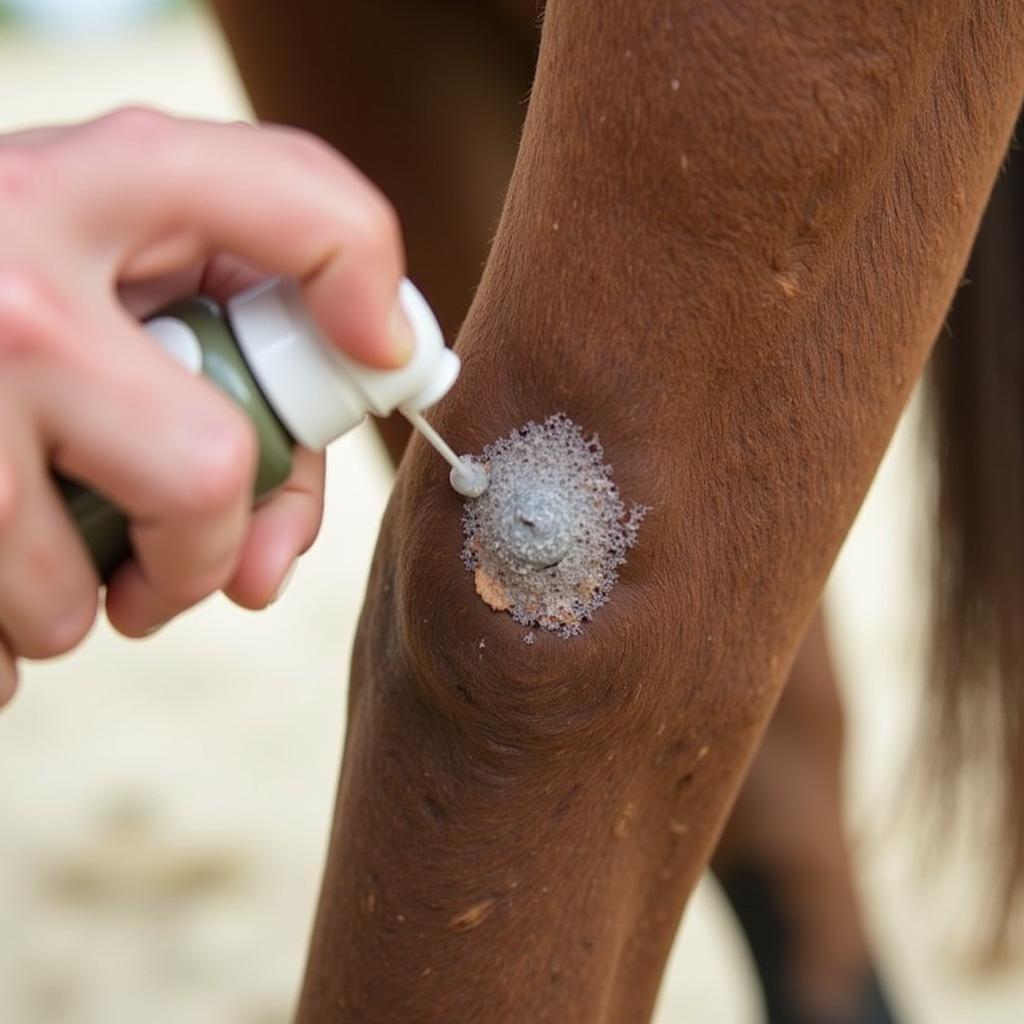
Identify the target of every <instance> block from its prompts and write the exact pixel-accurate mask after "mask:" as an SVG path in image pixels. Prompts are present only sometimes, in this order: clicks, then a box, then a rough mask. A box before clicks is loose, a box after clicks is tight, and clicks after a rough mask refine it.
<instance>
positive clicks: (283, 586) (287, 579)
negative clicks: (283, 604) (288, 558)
mask: <svg viewBox="0 0 1024 1024" xmlns="http://www.w3.org/2000/svg"><path fill="white" fill-rule="evenodd" d="M298 564H299V563H298V562H292V564H291V568H290V569H289V570H288V571H287V572H286V573H285V574H284V579H282V580H281V582H280V583H279V584H278V585H277V590H275V591H274V596H273V597H272V598H271V599H270V600H269V601H268V602H267V604H274V603H275V602H276V601H278V600H279V599H280V597H281V595H282V594H283V593H284V592H285V591H286V590H287V589H288V584H289V583H291V581H292V577H293V576H294V575H295V567H296V566H297V565H298Z"/></svg>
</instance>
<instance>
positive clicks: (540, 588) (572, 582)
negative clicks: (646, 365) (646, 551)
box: [463, 413, 647, 637]
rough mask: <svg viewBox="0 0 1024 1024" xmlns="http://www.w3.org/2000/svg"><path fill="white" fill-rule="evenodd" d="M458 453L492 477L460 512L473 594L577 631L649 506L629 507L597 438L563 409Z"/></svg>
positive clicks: (607, 588) (519, 616)
mask: <svg viewBox="0 0 1024 1024" xmlns="http://www.w3.org/2000/svg"><path fill="white" fill-rule="evenodd" d="M463 461H464V462H465V461H468V462H472V463H476V464H477V465H480V466H482V467H486V472H487V476H488V477H489V480H490V483H489V486H488V488H487V490H486V491H485V492H484V493H483V494H482V495H481V496H480V497H478V498H476V500H474V501H470V502H467V504H466V509H465V513H464V515H463V533H464V537H465V543H464V546H463V561H464V562H465V564H466V566H467V568H469V569H471V570H472V571H473V572H474V574H475V577H476V587H477V592H478V593H479V594H480V596H481V597H482V598H483V599H484V601H486V603H487V604H489V605H490V606H491V607H492V608H494V609H495V610H497V611H508V612H509V614H510V615H511V616H512V618H513V619H515V620H516V621H517V622H519V623H522V624H523V625H527V626H540V627H542V628H544V629H549V630H552V631H553V632H556V633H558V634H559V635H560V636H563V637H569V636H573V635H575V634H577V633H579V632H580V631H581V629H582V624H583V623H584V622H585V621H587V620H588V619H590V617H591V616H592V615H593V613H594V611H595V610H596V609H597V608H599V607H600V606H601V605H603V604H604V603H605V602H606V601H607V600H608V597H609V594H610V593H611V590H612V587H613V586H614V584H615V581H616V579H617V578H618V567H619V566H620V565H622V563H623V562H624V561H625V560H626V551H627V550H628V549H629V548H630V547H632V545H633V544H634V543H635V541H636V536H637V531H638V529H639V527H640V523H641V521H642V520H643V517H644V514H645V513H646V512H647V509H646V508H645V507H644V506H641V505H634V506H633V507H632V508H631V509H629V510H628V511H627V509H626V507H625V505H624V504H623V502H622V499H621V498H620V497H619V492H618V488H617V487H616V486H615V484H614V483H613V482H612V479H611V467H609V466H607V465H605V464H604V451H603V449H602V448H601V445H600V444H599V443H598V441H597V438H596V437H590V438H585V437H584V436H583V431H582V430H581V429H580V428H579V427H578V426H577V425H576V424H575V423H573V422H572V420H570V419H569V418H568V417H567V416H565V415H563V414H561V413H559V414H556V415H554V416H550V417H549V418H548V419H547V420H545V421H544V422H543V423H533V422H530V423H527V424H526V425H525V426H523V427H521V428H519V429H518V430H515V431H513V432H512V433H511V434H509V435H508V436H507V437H503V438H501V439H499V440H497V441H494V442H493V443H491V444H489V445H487V447H486V448H484V450H483V453H482V454H481V456H480V457H479V459H471V458H467V457H465V456H464V457H463Z"/></svg>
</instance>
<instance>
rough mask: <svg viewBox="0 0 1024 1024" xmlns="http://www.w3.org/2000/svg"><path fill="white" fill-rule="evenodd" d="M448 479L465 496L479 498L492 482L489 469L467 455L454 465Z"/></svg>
mask: <svg viewBox="0 0 1024 1024" xmlns="http://www.w3.org/2000/svg"><path fill="white" fill-rule="evenodd" d="M448 481H449V483H450V484H451V485H452V488H453V489H454V490H456V491H458V493H459V494H461V495H462V496H463V497H464V498H479V497H480V495H481V494H483V493H484V491H486V490H487V487H488V485H489V484H490V482H491V481H490V480H489V479H488V476H487V470H486V469H484V467H483V466H481V465H480V463H479V462H474V461H473V460H472V459H469V458H467V457H466V456H463V457H462V458H461V459H459V465H457V466H452V471H451V472H450V473H449V474H448Z"/></svg>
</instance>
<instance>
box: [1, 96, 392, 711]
mask: <svg viewBox="0 0 1024 1024" xmlns="http://www.w3.org/2000/svg"><path fill="white" fill-rule="evenodd" d="M0 225H2V228H3V230H2V231H0V704H3V703H4V702H6V701H7V700H9V699H10V697H11V696H12V694H13V693H14V690H15V687H16V683H17V662H18V660H19V659H21V658H46V657H51V656H54V655H57V654H61V653H64V652H65V651H68V650H70V649H72V648H73V647H75V646H76V645H77V644H78V643H79V642H80V641H81V640H82V639H83V637H84V636H85V635H86V634H87V632H88V631H89V629H90V627H91V625H92V623H93V620H94V618H95V616H96V613H97V609H98V606H99V602H100V600H101V592H100V588H99V580H98V579H97V577H96V573H95V571H94V569H93V567H92V565H91V563H90V561H89V558H88V555H87V552H86V551H85V549H84V547H83V545H82V543H81V541H80V539H79V537H78V535H77V534H76V532H75V530H74V528H73V525H72V524H71V522H70V521H69V519H68V517H67V516H66V515H65V513H64V509H63V506H62V504H61V502H60V500H59V498H58V496H57V493H56V490H55V487H54V485H53V481H52V479H51V477H50V471H51V470H57V471H59V472H61V473H63V474H65V475H67V476H69V477H72V478H74V479H77V480H81V481H83V482H85V483H87V484H89V485H91V486H93V487H95V488H97V489H98V490H100V491H101V492H102V493H103V494H105V495H106V496H108V497H109V498H110V499H111V500H112V501H113V502H114V503H115V504H116V505H118V506H119V507H120V508H122V509H124V510H125V512H126V513H127V514H128V515H129V516H130V518H131V521H132V542H133V547H134V551H135V558H133V559H132V560H130V561H129V562H127V563H126V564H125V565H124V566H122V567H121V568H120V569H119V570H118V571H117V572H116V574H115V575H114V577H113V578H112V579H111V580H110V582H109V585H108V586H107V588H106V590H105V593H104V594H103V596H102V600H103V601H104V602H105V606H106V612H107V615H108V617H109V619H110V621H111V623H112V624H113V626H114V627H115V628H116V629H117V630H119V631H120V632H121V633H123V634H124V635H125V636H128V637H141V636H144V635H146V634H148V633H151V632H153V631H154V630H155V629H157V628H159V627H160V626H161V625H162V624H164V623H166V622H167V621H168V620H169V619H171V618H173V617H174V616H175V615H177V614H178V613H179V612H181V611H183V610H185V609H186V608H188V607H190V606H191V605H193V604H195V603H197V602H198V601H200V600H202V599H203V598H204V597H206V596H207V595H209V594H211V593H213V592H214V591H217V590H223V591H224V592H225V593H227V595H228V596H229V597H230V598H232V599H233V600H234V601H236V602H237V603H238V604H240V605H242V606H244V607H247V608H254V609H255V608H261V607H264V606H265V605H266V604H267V603H268V602H269V601H271V600H272V599H273V598H274V596H275V594H276V593H277V591H278V589H279V588H280V587H281V585H282V581H284V580H285V578H286V576H287V574H288V572H289V570H290V568H291V566H292V564H293V563H294V561H295V559H296V558H297V557H298V556H299V555H300V554H301V553H302V552H304V551H305V550H306V549H307V548H308V547H309V546H310V544H311V543H312V541H313V539H314V537H315V535H316V532H317V529H318V526H319V523H320V516H321V505H322V492H323V459H322V456H319V455H314V454H313V453H310V452H302V451H300V452H298V453H297V456H296V460H295V468H294V471H293V475H292V477H291V479H290V480H289V481H288V483H287V484H286V485H285V486H284V487H283V488H282V489H281V490H280V492H279V493H278V494H276V495H275V496H274V497H273V499H272V500H270V501H268V502H267V503H265V504H263V505H261V507H260V508H259V509H258V510H257V511H255V512H253V511H252V480H253V473H254V456H255V450H254V449H255V443H254V437H253V433H252V430H251V428H250V426H249V424H248V423H247V421H246V419H245V417H244V416H243V415H242V414H241V413H240V412H239V411H238V410H237V409H236V408H235V407H234V406H233V405H232V404H231V403H230V402H229V401H228V400H227V399H226V398H225V397H223V396H222V395H221V394H220V393H218V391H217V390H216V388H215V387H213V386H212V385H210V384H209V383H207V382H206V381H203V380H201V379H196V378H193V377H191V376H190V375H188V374H187V373H186V372H185V371H184V370H182V369H180V368H179V367H178V366H177V365H176V364H175V363H174V362H173V361H172V360H170V359H168V358H167V357H166V356H165V355H164V354H163V353H162V352H161V351H160V350H159V349H158V348H156V347H155V346H154V345H153V343H152V342H151V341H150V340H149V339H148V338H147V336H146V335H145V334H144V333H143V332H142V330H141V328H140V327H139V325H138V322H137V317H138V316H142V315H145V314H146V313H149V312H152V311H154V310H155V309H157V308H159V306H160V305H162V304H163V303H165V302H167V301H170V300H171V299H173V298H176V297H179V296H182V295H188V294H191V293H194V292H196V291H198V290H202V291H205V292H206V293H207V294H210V295H212V296H213V297H214V298H219V299H225V298H227V297H228V296H229V295H231V294H233V293H234V292H236V291H238V290H240V289H241V288H244V287H246V286H248V285H249V284H252V283H254V282H255V281H257V280H258V279H259V278H260V277H262V276H266V275H270V274H281V275H286V276H290V277H294V278H296V279H298V280H299V281H300V283H301V285H302V290H303V294H304V296H305V298H306V301H307V303H308V305H309V308H310V310H311V312H312V315H313V316H314V318H315V319H316V320H317V321H318V322H319V324H320V326H321V328H322V329H323V331H324V334H325V335H326V336H327V337H328V338H330V339H331V340H332V341H333V342H334V343H335V344H337V345H338V346H339V347H340V348H342V349H344V350H345V351H347V352H348V353H349V354H351V355H352V356H353V357H355V358H357V359H360V360H361V361H363V362H365V363H367V364H369V365H373V366H378V367H393V366H397V365H400V364H401V363H402V362H403V361H404V360H405V358H407V355H408V352H409V350H410V346H411V337H410V331H409V328H408V325H407V324H406V323H405V321H404V318H403V317H402V314H401V313H400V312H399V311H398V308H397V306H396V304H395V303H396V290H397V286H398V281H399V279H400V278H401V276H402V273H403V269H404V254H403V250H402V244H401V240H400V234H399V229H398V224H397V219H396V217H395V215H394V212H393V210H392V209H391V206H390V205H389V204H388V202H387V201H386V200H385V199H384V198H383V196H382V195H381V194H380V192H379V191H378V190H377V189H376V188H375V187H374V186H373V185H371V184H370V182H369V181H368V180H367V179H366V178H364V177H363V176H362V175H361V174H360V173H359V172H358V171H356V170H355V168H354V167H353V166H352V165H351V164H349V163H348V162H347V161H346V160H345V159H344V158H343V157H341V156H340V155H339V154H337V153H336V152H334V151H333V150H332V149H330V147H328V146H327V145H325V144H324V143H322V142H320V141H319V140H317V139H315V138H314V137H312V136H310V135H308V134H306V133H304V132H300V131H298V130H295V129H289V128H277V127H258V128H257V127H252V126H249V125H244V124H213V123H205V122H200V121H186V120H181V119H177V118H172V117H168V116H165V115H162V114H158V113H155V112H152V111H147V110H124V111H119V112H115V113H113V114H111V115H109V116H107V117H103V118H99V119H97V120H95V121H91V122H88V123H84V124H81V125H74V126H69V127H59V128H41V129H36V130H31V131H25V132H19V133H16V134H10V135H7V136H3V137H0Z"/></svg>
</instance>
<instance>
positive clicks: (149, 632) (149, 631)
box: [140, 622, 167, 640]
mask: <svg viewBox="0 0 1024 1024" xmlns="http://www.w3.org/2000/svg"><path fill="white" fill-rule="evenodd" d="M166 625H167V623H166V622H158V623H157V624H156V625H155V626H150V627H149V629H147V630H146V632H145V633H143V634H142V637H141V638H140V639H142V640H145V639H146V637H148V636H152V635H153V634H154V633H159V632H160V630H161V629H163V628H164V626H166Z"/></svg>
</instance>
